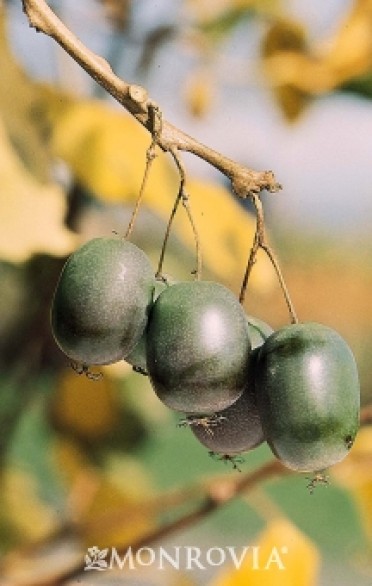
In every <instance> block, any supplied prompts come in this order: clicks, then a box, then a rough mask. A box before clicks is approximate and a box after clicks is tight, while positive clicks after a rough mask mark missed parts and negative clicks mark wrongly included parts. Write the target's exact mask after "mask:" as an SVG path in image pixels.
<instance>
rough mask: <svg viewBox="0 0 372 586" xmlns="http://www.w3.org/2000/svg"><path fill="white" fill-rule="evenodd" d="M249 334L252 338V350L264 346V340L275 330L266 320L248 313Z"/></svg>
mask: <svg viewBox="0 0 372 586" xmlns="http://www.w3.org/2000/svg"><path fill="white" fill-rule="evenodd" d="M247 322H248V335H249V338H250V340H251V346H252V350H254V349H255V348H259V347H260V346H262V344H263V343H264V341H265V340H266V339H267V338H268V337H269V336H271V334H272V333H273V332H274V330H273V328H272V327H271V326H269V324H267V323H266V322H264V321H262V319H259V318H258V317H254V316H253V315H247Z"/></svg>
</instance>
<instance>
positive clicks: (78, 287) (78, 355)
mask: <svg viewBox="0 0 372 586" xmlns="http://www.w3.org/2000/svg"><path fill="white" fill-rule="evenodd" d="M153 289H154V274H153V270H152V267H151V265H150V262H149V260H148V259H147V256H146V255H145V254H144V252H143V251H142V250H140V249H139V248H138V247H137V246H135V245H134V244H132V243H130V242H128V241H126V240H121V239H119V238H95V239H93V240H90V241H89V242H87V243H86V244H84V245H83V246H82V247H81V248H79V249H78V250H77V251H76V252H75V253H73V254H72V255H71V256H70V258H69V259H68V260H67V262H66V264H65V266H64V268H63V270H62V273H61V276H60V279H59V282H58V284H57V288H56V291H55V294H54V299H53V303H52V311H51V323H52V331H53V335H54V337H55V340H56V342H57V344H58V345H59V346H60V348H61V350H62V351H63V352H64V353H65V354H66V355H67V356H68V357H69V358H71V359H72V360H74V361H77V362H82V363H84V364H88V365H94V364H97V365H99V364H110V363H113V362H116V361H118V360H120V359H122V358H124V357H125V356H126V355H127V354H129V352H130V351H131V350H132V349H133V347H134V346H135V345H136V344H137V342H138V340H139V339H140V337H141V335H142V333H143V331H144V328H145V326H146V324H147V319H148V312H149V308H150V305H151V302H152V295H153Z"/></svg>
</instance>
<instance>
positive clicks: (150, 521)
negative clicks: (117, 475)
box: [79, 477, 158, 547]
mask: <svg viewBox="0 0 372 586" xmlns="http://www.w3.org/2000/svg"><path fill="white" fill-rule="evenodd" d="M127 480H128V477H127ZM146 501H147V498H146V497H144V496H142V495H136V496H134V495H133V493H132V494H130V493H129V492H126V491H125V490H124V489H121V488H119V487H118V486H117V484H114V483H112V482H110V481H109V480H104V479H103V480H102V482H101V484H100V485H99V487H98V488H97V490H96V492H95V494H94V497H93V498H92V500H91V502H90V505H89V507H87V509H86V510H85V512H84V515H83V516H82V517H81V518H80V524H79V530H80V533H81V535H82V537H83V539H84V541H85V543H87V545H91V544H92V543H94V544H96V545H98V546H101V547H110V546H112V547H114V546H116V547H117V546H118V545H120V544H125V543H134V542H135V540H136V539H138V538H140V537H141V536H142V535H145V534H146V533H147V532H150V531H151V530H152V529H154V528H155V525H156V517H155V516H154V515H153V514H152V512H151V509H150V508H149V506H147V505H146ZM156 514H158V511H157V510H156Z"/></svg>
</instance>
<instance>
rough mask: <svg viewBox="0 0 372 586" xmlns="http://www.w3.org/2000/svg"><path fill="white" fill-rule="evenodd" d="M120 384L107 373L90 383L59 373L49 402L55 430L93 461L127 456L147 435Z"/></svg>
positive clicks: (79, 377)
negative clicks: (117, 453) (111, 454)
mask: <svg viewBox="0 0 372 586" xmlns="http://www.w3.org/2000/svg"><path fill="white" fill-rule="evenodd" d="M118 384H119V383H118V381H117V380H115V379H112V378H110V377H109V375H108V374H107V372H106V374H105V376H102V378H100V379H98V380H91V379H90V378H88V377H86V376H79V375H78V374H77V373H76V372H74V371H73V370H72V369H71V368H68V369H65V370H64V371H62V372H61V373H60V375H59V378H58V379H57V382H56V386H55V391H54V393H53V395H52V396H51V399H50V404H49V416H50V421H51V423H52V425H53V427H54V428H55V429H56V430H58V431H59V432H60V433H61V434H62V435H63V436H64V437H65V438H66V439H67V438H70V439H73V440H74V441H75V442H76V444H77V445H81V447H82V449H83V450H84V452H87V455H88V456H89V457H90V458H92V459H93V461H95V459H96V457H98V458H102V457H103V455H105V456H106V457H107V454H106V453H107V451H109V450H120V452H121V453H122V454H123V453H125V452H128V451H130V450H132V449H134V448H136V447H138V445H139V443H140V442H141V441H143V440H144V439H145V437H146V435H147V429H146V427H145V424H144V422H143V419H142V417H141V416H140V414H139V413H138V412H137V411H136V410H135V408H134V407H133V406H132V405H130V404H129V403H128V401H126V396H125V395H124V394H123V395H121V393H120V390H119V386H118Z"/></svg>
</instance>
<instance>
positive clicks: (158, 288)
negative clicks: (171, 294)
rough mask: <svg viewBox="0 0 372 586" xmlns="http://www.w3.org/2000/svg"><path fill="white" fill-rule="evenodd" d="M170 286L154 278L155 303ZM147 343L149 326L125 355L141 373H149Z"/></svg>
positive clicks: (127, 360) (126, 359)
mask: <svg viewBox="0 0 372 586" xmlns="http://www.w3.org/2000/svg"><path fill="white" fill-rule="evenodd" d="M166 287H169V284H168V283H166V282H165V281H157V280H154V293H153V299H152V301H153V303H154V302H155V301H156V299H157V298H158V297H159V295H160V293H161V292H162V291H164V289H166ZM146 344H147V328H145V330H144V332H143V334H142V336H141V338H140V339H139V341H138V342H137V344H136V345H135V347H134V348H133V350H132V351H131V352H130V353H129V354H128V356H126V357H125V361H126V362H128V363H129V364H131V365H132V366H134V367H135V368H136V369H138V370H140V371H141V373H143V374H146V373H147V362H146Z"/></svg>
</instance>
